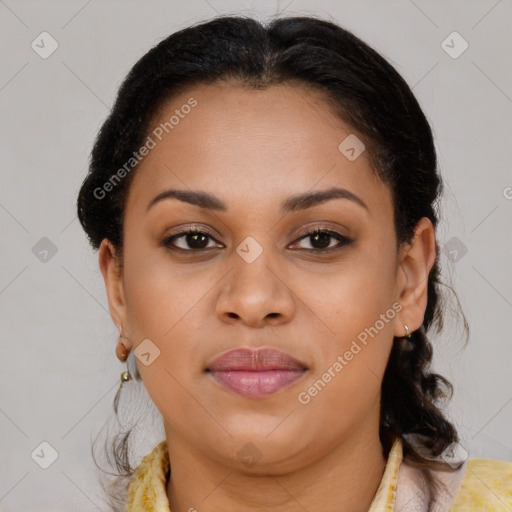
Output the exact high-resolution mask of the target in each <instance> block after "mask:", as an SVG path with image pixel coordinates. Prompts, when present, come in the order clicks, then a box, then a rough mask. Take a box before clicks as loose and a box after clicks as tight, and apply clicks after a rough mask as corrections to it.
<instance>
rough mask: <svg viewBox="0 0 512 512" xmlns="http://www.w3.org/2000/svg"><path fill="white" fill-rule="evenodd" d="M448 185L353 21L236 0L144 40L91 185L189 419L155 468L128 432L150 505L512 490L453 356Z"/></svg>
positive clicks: (100, 219) (171, 422)
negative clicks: (445, 373) (462, 396)
mask: <svg viewBox="0 0 512 512" xmlns="http://www.w3.org/2000/svg"><path fill="white" fill-rule="evenodd" d="M440 192H441V179H440V176H439V175H438V173H437V167H436V154H435V149H434V143H433V139H432V133H431V130H430V127H429V125H428V122H427V121H426V119H425V116H424V114H423V113H422V111H421V109H420V107H419V105H418V103H417V101H416V99H415V98H414V96H413V94H412V92H411V90H410V88H409V87H408V86H407V84H406V83H405V82H404V80H403V79H402V78H401V77H400V76H399V74H398V73H397V72H396V71H395V70H394V68H393V67H392V66H391V65H390V64H389V63H388V62H387V61H386V60H384V59H383V58H382V57H381V56H380V55H378V54H377V53H376V52H375V51H374V50H372V49H371V48H369V47H368V46H367V45H366V44H365V43H363V42H362V41H361V40H359V39H358V38H356V37H355V36H354V35H352V34H351V33H350V32H348V31H346V30H343V29H342V28H340V27H339V26H337V25H335V24H333V23H331V22H327V21H322V20H318V19H314V18H307V17H296V18H284V19H277V20H274V21H273V22H271V23H270V24H269V26H267V27H264V26H262V25H261V24H260V23H258V22H257V21H255V20H252V19H246V18H242V17H227V16H226V17H218V18H216V19H213V20H211V21H209V22H206V23H202V24H199V25H196V26H193V27H189V28H187V29H185V30H181V31H180V32H177V33H175V34H173V35H171V36H170V37H168V38H167V39H165V40H164V41H162V42H161V43H159V44H158V45H157V46H156V47H155V48H153V49H152V50H150V51H149V52H148V53H147V54H146V55H145V56H143V57H142V58H141V59H140V61H139V62H138V63H137V64H136V65H135V66H134V67H133V69H132V70H131V72H130V73H129V75H128V76H127V78H126V80H125V81H124V83H123V85H122V87H121V89H120V91H119V94H118V97H117V100H116V103H115V105H114V108H113V110H112V112H111V114H110V116H109V117H108V119H107V120H106V122H105V124H104V125H103V127H102V129H101V131H100V133H99V136H98V138H97V140H96V143H95V146H94V149H93V152H92V159H91V165H90V170H89V174H88V176H87V178H86V180H85V182H84V184H83V186H82V189H81V191H80V195H79V198H78V212H79V218H80V221H81V223H82V226H83V227H84V229H85V231H86V233H87V235H88V237H89V239H90V241H91V244H92V246H93V247H94V248H95V249H99V264H100V268H101V271H102V274H103V277H104V280H105V286H106V290H107V295H108V300H109V306H110V311H111V315H112V318H113V321H114V322H115V324H116V325H117V326H118V328H119V331H120V337H119V342H118V345H117V348H116V353H117V356H118V357H119V359H120V360H122V361H126V360H127V359H128V355H129V354H133V356H132V357H130V361H134V362H135V363H136V369H134V368H132V369H131V370H127V371H126V372H124V373H123V375H122V376H121V379H122V384H121V385H123V383H126V382H127V381H128V380H130V379H131V378H132V377H134V378H136V379H139V378H142V381H143V383H144V386H145V388H146V390H147V391H148V393H149V395H150V397H151V399H152V401H153V402H154V404H155V405H156V407H157V408H158V410H159V411H160V413H161V415H162V419H163V425H164V429H165V437H166V439H165V440H164V441H162V442H161V443H160V444H158V446H156V447H155V449H154V450H153V451H152V452H151V453H150V454H148V455H147V456H146V457H145V458H144V460H143V461H142V462H141V463H140V464H139V466H138V467H137V468H136V469H135V471H134V472H132V471H131V468H130V466H129V460H128V458H127V451H126V450H127V440H126V438H125V439H124V444H121V445H120V446H117V447H116V453H117V455H118V461H117V462H118V467H124V468H125V469H126V470H127V471H126V473H125V474H126V475H128V476H129V477H130V482H129V487H128V489H127V498H126V510H127V511H141V510H148V511H149V510H157V511H169V510H172V511H173V512H184V511H193V510H198V511H199V512H203V511H204V512H206V511H218V510H235V509H236V510H244V511H252V510H262V509H263V510H270V509H272V510H276V511H283V512H284V511H287V512H288V511H295V510H297V511H299V510H301V511H303V510H307V511H315V510H322V511H339V510H350V511H352V512H358V511H361V512H362V511H368V510H369V511H371V512H376V511H381V510H454V511H462V510H484V509H486V510H487V509H488V510H501V509H500V508H499V507H502V509H503V510H506V508H503V507H506V506H508V507H510V506H512V496H511V483H510V482H511V480H512V464H510V463H507V462H504V461H490V460H481V459H474V460H470V461H468V460H467V453H466V452H465V450H464V448H463V447H461V446H460V445H459V444H458V436H457V433H456V430H455V428H454V426H453V425H452V424H451V423H450V422H449V421H448V420H447V419H446V418H445V417H444V415H443V413H442V411H441V409H440V400H441V399H442V398H444V397H445V396H446V394H447V392H448V391H450V390H451V386H450V384H449V383H448V382H447V381H446V380H445V379H444V378H443V377H441V376H439V375H437V374H434V373H431V372H430V370H429V364H430V361H431V357H432V348H431V345H430V343H429V341H428V339H427V331H428V330H429V329H431V328H432V327H433V326H437V327H438V328H440V327H441V326H442V310H441V307H440V295H439V289H438V288H439V262H438V255H439V248H438V245H437V243H436V236H435V229H436V226H437V221H438V216H437V210H436V205H437V201H438V199H439V195H440ZM124 385H126V384H124ZM130 385H131V384H130ZM123 454H124V456H123ZM132 473H133V474H132ZM485 507H487V508H485Z"/></svg>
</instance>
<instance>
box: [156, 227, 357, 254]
mask: <svg viewBox="0 0 512 512" xmlns="http://www.w3.org/2000/svg"><path fill="white" fill-rule="evenodd" d="M209 239H210V240H211V241H215V238H214V236H213V235H212V234H211V233H210V232H209V231H207V230H205V229H199V228H183V229H179V230H178V233H177V234H174V235H171V236H169V237H167V238H165V239H164V240H162V243H161V245H162V246H164V247H168V248H169V249H177V250H181V251H185V252H201V251H207V250H209V249H212V246H209V244H208V241H209ZM306 239H309V240H310V245H311V246H312V247H311V248H308V247H299V249H302V250H306V251H308V252H313V253H330V252H333V251H336V250H338V249H341V247H343V246H345V245H349V244H351V243H352V242H353V240H351V239H349V238H347V237H346V236H344V235H342V234H341V233H338V232H337V231H332V230H329V229H321V228H315V229H313V230H311V231H308V232H307V233H306V234H305V235H303V236H301V237H300V238H299V239H298V240H297V241H295V242H294V243H293V244H292V246H293V245H296V244H298V243H300V242H301V241H303V240H306ZM178 241H179V243H178ZM332 242H335V243H334V245H331V243H332ZM336 242H337V243H336ZM213 247H215V244H214V245H213Z"/></svg>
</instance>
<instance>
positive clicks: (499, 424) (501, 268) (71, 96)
mask: <svg viewBox="0 0 512 512" xmlns="http://www.w3.org/2000/svg"><path fill="white" fill-rule="evenodd" d="M278 10H280V12H281V13H283V14H284V15H295V14H300V15H307V14H317V15H320V16H323V17H327V18H328V19H332V20H334V21H337V22H338V23H340V24H341V25H342V26H344V27H346V28H349V29H350V30H352V31H354V32H355V33H356V34H357V35H358V36H360V37H362V38H363V39H364V40H366V41H367V42H368V43H370V44H371V45H373V46H374V47H375V48H376V49H377V50H379V51H380V52H382V53H383V54H384V55H385V56H386V57H387V58H388V59H389V60H390V61H391V62H392V63H393V64H394V65H395V66H396V67H397V69H398V70H399V72H401V73H402V75H403V76H404V78H405V79H406V80H407V81H408V83H409V84H410V85H411V86H412V87H413V89H414V92H415V94H416V95H417V97H418V99H419V101H420V103H421V105H422V107H423V108H424V110H425V112H426V114H427V117H428V118H429V119H430V121H431V123H432V124H433V128H434V131H435V135H436V141H437V148H438V151H439V160H440V166H441V170H442V173H443V176H444V179H445V183H446V196H445V199H444V203H443V206H444V210H443V219H442V223H441V226H440V228H439V232H438V237H439V241H440V243H441V244H442V246H443V251H444V252H443V255H442V261H441V263H442V267H443V272H444V279H445V281H446V282H448V283H451V284H452V285H453V286H454V287H455V289H456V291H457V292H458V295H459V298H460V301H461V303H462V306H463V309H464V311H465V313H466V315H467V317H468V320H469V323H470V327H471V337H470V340H469V344H468V345H467V347H466V348H464V346H463V340H462V338H461V329H460V326H459V327H457V326H456V325H452V326H449V328H448V329H447V330H446V331H445V333H444V334H443V335H442V336H439V337H437V338H436V339H435V340H434V342H435V362H436V370H437V371H439V372H440V373H442V374H444V375H445V376H446V377H448V378H449V379H450V380H451V381H452V382H453V383H454V386H455V395H454V398H453V400H452V402H451V404H450V406H449V409H448V411H449V415H450V417H451V418H452V419H453V421H455V423H456V425H457V426H458V428H459V431H460V434H461V437H462V441H461V444H462V445H463V446H464V448H465V449H466V450H467V451H468V452H469V454H470V457H489V458H502V459H506V460H510V461H512V441H511V434H510V432H511V425H512V389H511V388H512V386H511V383H512V372H511V371H510V368H511V362H512V343H511V342H510V332H511V327H512V321H511V319H512V315H511V309H512V286H511V282H512V274H511V272H510V262H511V254H512V237H510V233H511V229H510V228H511V226H510V224H511V215H510V213H511V209H512V200H511V197H512V188H511V187H512V176H511V174H510V168H511V166H510V164H511V150H510V147H511V142H510V140H511V139H510V135H511V131H512V130H511V128H512V127H511V125H512V115H511V112H512V100H511V95H512V91H511V77H512V70H511V63H512V60H511V59H510V55H511V38H510V20H511V19H512V3H511V2H510V0H508V1H507V0H501V1H496V0H489V1H466V2H460V1H443V2H441V1H435V2H433V1H428V2H427V1H420V0H414V1H412V0H401V1H387V2H376V1H371V2H370V1H367V2H355V1H345V2H340V1H318V0H316V1H301V0H294V1H290V0H285V1H283V2H276V1H270V0H268V1H260V2H249V1H240V2H235V1H221V0H218V1H215V0H208V1H206V0H189V1H187V2H178V1H177V0H173V1H169V0H167V1H156V0H155V1H145V2H142V1H138V2H136V1H124V2H121V1H101V2H100V1H99V0H92V1H91V0H90V1H84V0H73V1H69V0H67V1H53V2H49V1H28V0H27V1H23V0H0V47H1V48H2V66H1V68H0V104H1V112H2V115H1V118H0V130H1V134H0V141H1V144H2V159H1V179H2V186H1V188H0V222H1V236H0V245H1V255H2V256H1V266H0V314H1V336H2V345H1V346H2V355H1V357H0V380H1V391H0V393H1V395H0V432H1V437H0V453H1V461H0V472H1V474H0V510H2V511H4V512H8V511H21V510H23V511H26V510H31V511H40V510H58V511H64V510H66V511H75V510H76V511H86V510H87V511H88V510H107V507H106V506H105V504H104V503H103V501H102V496H103V494H102V491H101V488H100V487H99V484H98V481H97V475H98V473H97V470H96V468H95V466H94V464H93V462H92V459H91V456H90V445H91V438H92V437H93V436H95V434H96V433H98V431H99V430H100V428H101V427H102V425H103V424H104V423H105V421H106V419H107V418H108V417H109V416H110V414H111V404H112V399H113V397H114V394H115V391H116V388H117V385H118V378H119V374H120V372H121V371H122V369H123V366H122V365H121V364H120V363H119V362H118V361H117V360H116V358H115V355H114V347H115V343H116V341H117V338H116V335H117V331H116V330H115V327H114V326H113V325H112V323H111V320H110V317H109V315H108V311H107V301H106V296H105V292H104V288H103V282H102V279H101V275H100V273H99V270H98V266H97V256H96V254H95V253H93V252H92V250H91V249H90V248H89V247H88V245H87V243H86V240H85V236H84V234H83V232H82V230H81V228H80V225H79V223H78V221H77V219H76V215H75V200H76V195H77V192H78V189H79V186H80V183H81V181H82V179H83V178H84V176H85V172H86V168H87V161H88V155H89V152H90V149H91V146H92V142H93V138H94V136H95V135H96V133H97V130H98V129H99V127H100V125H101V123H102V121H103V120H104V118H105V116H106V115H107V113H108V110H109V108H110V107H111V105H112V102H113V99H114V95H115V93H116V91H117V88H118V87H119V85H120V82H121V80H122V79H123V77H124V76H125V74H126V73H127V72H128V70H129V69H130V67H131V66H132V65H133V64H134V63H135V61H136V60H137V59H138V58H139V57H140V56H142V55H143V54H144V53H145V52H146V51H147V50H149V48H150V47H151V46H153V45H154V44H155V43H156V42H158V41H160V40H161V39H162V38H164V37H165V36H167V35H169V34H170V33H172V32H174V31H176V30H178V29H180V28H183V27H185V26H187V25H189V24H191V23H195V22H198V21H200V20H204V19H207V18H210V17H211V16H214V15H216V14H217V13H244V14H249V15H252V16H254V17H257V18H259V19H262V20H265V19H267V18H268V17H269V16H271V15H272V14H274V13H276V12H277V11H278ZM43 31H46V32H48V33H50V34H51V36H52V37H53V38H54V39H55V40H56V41H57V42H58V49H57V50H56V51H55V52H54V53H53V54H52V55H51V56H49V57H48V58H46V59H43V58H41V57H40V56H39V54H38V53H36V52H35V51H34V50H33V49H32V48H31V43H32V41H34V40H35V41H36V42H37V41H40V38H38V36H39V35H40V34H41V33H42V32H43ZM453 31H457V32H458V33H459V34H460V35H461V36H462V37H463V38H464V40H465V41H467V43H468V45H469V46H468V48H467V50H466V51H465V52H464V53H462V54H461V55H460V56H458V57H457V58H453V57H452V56H450V55H449V54H448V53H446V51H445V50H444V49H443V47H442V41H443V40H445V39H446V38H447V36H448V35H449V34H451V33H452V32H453ZM452 41H453V42H452ZM39 44H40V45H41V43H39ZM446 44H448V45H450V46H452V47H453V48H452V49H451V51H452V53H453V52H458V51H460V49H461V48H462V46H461V44H462V41H461V40H457V39H453V37H452V38H451V39H450V38H449V39H448V40H447V43H445V45H446ZM48 47H49V43H48V41H47V42H46V43H45V48H46V49H48ZM507 233H508V234H507ZM44 237H46V238H47V239H49V240H50V241H51V244H50V243H49V242H48V240H46V239H44V240H43V241H41V239H42V238H44ZM52 244H53V245H52ZM53 246H54V247H53ZM52 249H53V252H55V250H56V253H55V254H53V252H52ZM45 250H46V251H48V252H47V253H45V252H44V251H45ZM452 305H453V304H452ZM448 307H451V306H450V304H448ZM148 410H151V408H149V409H148ZM157 423H158V422H157ZM162 435H163V434H162V432H161V430H159V428H158V424H157V426H156V427H155V425H153V433H152V434H151V435H149V436H145V437H144V436H140V438H141V440H140V445H139V446H140V455H141V456H142V454H144V452H145V451H149V449H150V448H152V445H153V444H154V442H156V441H158V440H160V439H161V438H163V437H162ZM142 437H144V438H143V439H142ZM43 441H46V442H47V443H49V444H50V445H51V446H52V447H53V448H54V449H55V450H56V451H57V453H58V458H57V459H56V460H55V462H54V463H53V464H51V465H50V467H49V468H48V469H42V468H41V467H40V466H39V465H38V464H37V463H36V462H35V460H33V458H32V457H31V453H32V452H33V451H34V450H35V449H36V448H38V447H39V445H40V443H41V442H43ZM41 449H42V450H43V451H42V452H41ZM37 453H39V459H37V457H36V456H34V459H36V460H38V462H39V463H44V462H45V460H46V462H48V461H50V459H49V458H48V457H50V456H51V451H50V449H48V448H44V446H43V448H38V450H36V454H37ZM42 454H44V456H43V455H42Z"/></svg>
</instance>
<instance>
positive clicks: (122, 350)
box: [116, 332, 132, 388]
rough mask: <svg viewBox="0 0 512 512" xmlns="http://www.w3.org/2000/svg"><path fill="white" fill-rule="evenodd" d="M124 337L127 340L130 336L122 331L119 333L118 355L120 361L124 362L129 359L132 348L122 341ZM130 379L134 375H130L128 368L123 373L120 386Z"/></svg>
mask: <svg viewBox="0 0 512 512" xmlns="http://www.w3.org/2000/svg"><path fill="white" fill-rule="evenodd" d="M122 339H124V340H127V339H128V338H126V337H125V336H123V334H122V332H121V334H119V341H118V342H117V347H116V356H117V358H118V359H119V361H121V362H122V363H124V362H125V361H126V360H127V359H128V356H129V355H130V350H129V349H127V348H126V346H125V345H124V343H123V342H122V341H121V340H122ZM129 380H132V376H131V375H130V372H129V371H128V369H126V370H125V371H124V372H123V373H121V384H120V388H121V387H122V386H123V384H124V383H125V382H128V381H129Z"/></svg>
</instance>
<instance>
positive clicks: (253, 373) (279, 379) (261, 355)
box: [205, 348, 309, 398]
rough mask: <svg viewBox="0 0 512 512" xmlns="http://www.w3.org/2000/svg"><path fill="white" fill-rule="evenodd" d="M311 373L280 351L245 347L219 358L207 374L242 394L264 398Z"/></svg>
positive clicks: (208, 368) (206, 370) (207, 370)
mask: <svg viewBox="0 0 512 512" xmlns="http://www.w3.org/2000/svg"><path fill="white" fill-rule="evenodd" d="M308 370H309V368H308V367H307V366H306V365H305V364H304V363H302V362H301V361H298V360H297V359H295V358H293V357H291V356H290V355H288V354H285V353H284V352H281V351H280V350H277V349H272V348H260V349H249V348H242V349H235V350H231V351H229V352H227V353H225V354H222V355H221V356H219V357H217V358H216V359H215V360H214V361H213V362H212V363H211V364H209V365H208V366H207V368H206V369H205V372H207V373H208V374H209V375H210V376H211V377H212V378H213V379H214V380H215V381H216V382H217V383H218V384H220V385H221V386H223V387H224V388H227V389H229V390H231V391H233V392H235V393H237V394H239V395H243V396H246V397H250V398H262V397H265V396H269V395H272V394H274V393H276V392H277V391H279V390H281V389H283V388H285V387H287V386H289V385H291V384H293V383H294V382H296V381H297V380H299V379H300V378H301V377H303V376H304V375H305V374H306V372H307V371H308Z"/></svg>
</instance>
